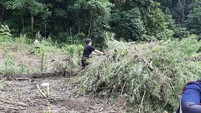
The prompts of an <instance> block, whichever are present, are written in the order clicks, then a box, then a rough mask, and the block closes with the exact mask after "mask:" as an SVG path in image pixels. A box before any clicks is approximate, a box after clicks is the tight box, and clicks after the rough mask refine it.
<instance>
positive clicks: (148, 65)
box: [134, 55, 154, 71]
mask: <svg viewBox="0 0 201 113" xmlns="http://www.w3.org/2000/svg"><path fill="white" fill-rule="evenodd" d="M134 59H136V60H140V61H142V62H144V63H145V65H146V66H147V67H148V68H149V70H150V71H153V70H154V67H153V65H152V61H151V62H148V61H147V60H146V59H145V58H143V57H140V56H139V55H134Z"/></svg>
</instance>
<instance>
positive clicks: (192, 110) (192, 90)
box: [181, 84, 201, 113]
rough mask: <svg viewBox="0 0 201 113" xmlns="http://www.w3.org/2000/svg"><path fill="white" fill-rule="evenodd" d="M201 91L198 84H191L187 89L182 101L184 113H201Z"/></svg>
mask: <svg viewBox="0 0 201 113" xmlns="http://www.w3.org/2000/svg"><path fill="white" fill-rule="evenodd" d="M200 90H201V88H200V87H199V85H198V84H189V85H187V86H186V87H185V89H184V93H183V95H182V100H181V101H182V103H181V105H182V111H183V113H201V106H200V96H201V95H200Z"/></svg>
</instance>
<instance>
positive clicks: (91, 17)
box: [87, 13, 93, 38]
mask: <svg viewBox="0 0 201 113" xmlns="http://www.w3.org/2000/svg"><path fill="white" fill-rule="evenodd" d="M92 19H93V14H92V13H91V16H90V20H89V29H88V35H87V38H89V36H90V35H91V26H92Z"/></svg>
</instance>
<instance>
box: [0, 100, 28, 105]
mask: <svg viewBox="0 0 201 113" xmlns="http://www.w3.org/2000/svg"><path fill="white" fill-rule="evenodd" d="M0 101H2V102H5V103H8V104H14V105H20V106H25V107H26V106H27V105H26V104H25V103H22V102H15V101H11V100H7V99H2V98H1V99H0Z"/></svg>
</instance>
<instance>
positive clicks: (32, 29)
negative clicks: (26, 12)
mask: <svg viewBox="0 0 201 113" xmlns="http://www.w3.org/2000/svg"><path fill="white" fill-rule="evenodd" d="M33 31H34V16H33V15H31V32H32V35H33Z"/></svg>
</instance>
